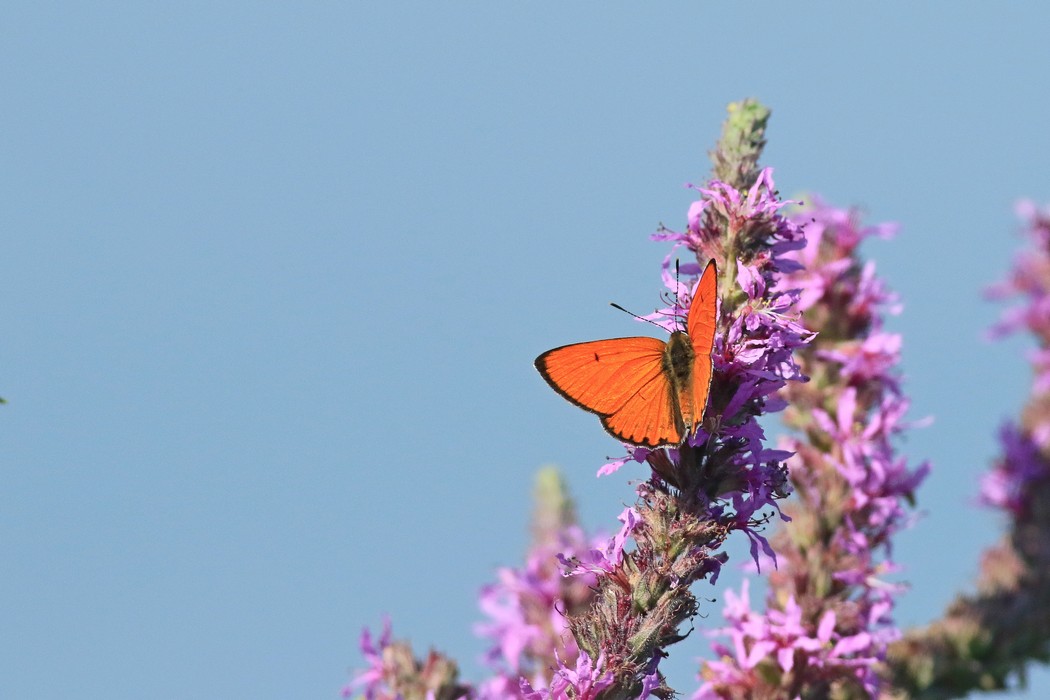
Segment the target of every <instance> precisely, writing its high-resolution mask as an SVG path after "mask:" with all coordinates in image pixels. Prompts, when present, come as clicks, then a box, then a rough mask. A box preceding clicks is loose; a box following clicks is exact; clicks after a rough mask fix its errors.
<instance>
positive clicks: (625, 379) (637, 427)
mask: <svg viewBox="0 0 1050 700" xmlns="http://www.w3.org/2000/svg"><path fill="white" fill-rule="evenodd" d="M717 297H718V271H717V269H716V268H715V261H714V260H712V261H711V262H709V263H707V267H706V268H704V274H703V275H702V276H701V277H700V281H699V282H697V284H696V288H695V289H694V290H693V303H692V306H690V308H689V317H688V319H687V320H686V330H685V331H675V332H674V333H672V334H671V337H670V338H669V339H668V341H667V342H666V343H665V342H664V341H662V340H660V339H658V338H649V337H637V338H612V339H610V340H595V341H592V342H589V343H574V344H572V345H563V346H562V347H560V348H554V349H553V350H548V351H547V352H545V353H543V354H542V355H540V356H539V357H537V358H536V369H538V370H539V371H540V374H542V375H543V378H544V379H546V380H547V383H548V384H550V385H551V387H552V388H553V389H554V390H555V391H556V392H558V393H559V394H561V395H562V396H564V397H565V398H566V399H568V400H569V401H571V402H572V403H574V404H576V405H577V406H579V407H580V408H582V409H584V410H585V411H590V412H591V413H596V414H598V417H599V418H600V419H601V421H602V426H604V427H605V429H606V430H607V431H608V432H609V433H610V434H611V435H612V436H613V437H615V438H618V439H620V440H622V441H623V442H628V443H631V444H633V445H642V446H644V447H658V446H660V445H677V444H680V443H681V442H682V441H684V440H685V438H686V436H687V435H689V433H690V432H693V431H695V430H696V426H698V425H699V424H700V422H701V421H702V420H703V419H704V410H705V409H706V407H707V395H708V392H709V391H710V389H711V348H712V347H713V346H714V341H715V321H716V313H717V310H716V303H717Z"/></svg>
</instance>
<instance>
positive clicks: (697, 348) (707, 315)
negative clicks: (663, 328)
mask: <svg viewBox="0 0 1050 700" xmlns="http://www.w3.org/2000/svg"><path fill="white" fill-rule="evenodd" d="M717 321H718V271H717V270H716V268H715V261H714V260H712V261H710V262H709V263H707V267H706V268H704V274H703V275H702V276H701V277H700V282H699V283H697V285H696V290H695V291H694V292H693V301H692V303H691V305H690V307H689V319H688V321H687V327H688V330H689V338H690V339H691V340H692V341H693V352H694V353H695V355H696V357H695V360H694V365H693V376H692V380H693V386H692V390H693V404H694V406H696V421H695V422H696V423H699V422H700V421H701V420H703V417H704V409H705V408H706V407H707V398H708V394H709V393H710V391H711V369H712V368H711V351H712V349H713V347H714V342H715V330H716V324H717ZM694 428H695V426H694Z"/></svg>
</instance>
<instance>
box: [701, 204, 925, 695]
mask: <svg viewBox="0 0 1050 700" xmlns="http://www.w3.org/2000/svg"><path fill="white" fill-rule="evenodd" d="M814 199H815V201H817V202H818V205H817V206H816V207H815V208H810V209H806V210H803V211H802V212H800V213H799V214H798V215H796V217H795V221H796V222H798V223H799V224H800V225H803V226H805V229H806V233H807V235H808V236H809V241H808V243H807V244H806V245H805V246H795V247H794V248H792V252H791V253H790V255H792V256H793V257H794V259H795V261H796V262H797V263H798V264H797V266H796V267H795V268H789V269H793V270H794V271H793V272H792V273H791V274H789V275H786V276H784V277H782V278H781V279H780V280H778V282H777V286H776V289H778V290H780V291H781V293H782V294H789V293H790V294H795V295H796V296H795V299H796V300H797V306H799V307H802V308H803V309H805V318H806V326H807V328H810V329H812V330H814V331H817V332H818V333H819V335H817V337H816V339H815V340H813V341H812V343H811V344H810V345H809V346H808V347H801V349H800V351H799V355H798V357H800V358H801V359H800V361H799V365H798V366H797V367H794V368H792V369H791V370H789V371H792V372H795V373H797V374H799V375H801V374H802V373H806V374H809V375H811V376H816V377H818V378H819V379H818V380H817V381H814V382H810V383H808V384H800V383H793V384H790V385H784V389H783V390H782V394H781V395H782V396H783V398H784V399H786V400H787V402H788V403H789V404H790V405H792V406H795V407H797V408H793V409H792V410H791V412H789V414H788V416H787V421H788V423H789V424H791V425H794V426H797V427H798V428H799V429H800V430H801V431H802V432H803V438H805V439H803V438H793V439H790V440H788V441H787V442H786V444H787V446H788V447H789V448H791V449H792V451H794V452H797V453H798V457H796V458H792V459H789V460H788V464H789V465H790V467H791V479H792V482H793V484H794V487H795V490H796V491H797V492H798V493H799V495H800V504H799V505H798V506H792V507H790V508H789V509H788V512H789V513H790V512H803V511H808V512H809V513H813V514H816V513H819V514H820V516H819V518H814V517H812V516H808V517H802V518H795V522H793V523H792V525H791V528H800V529H799V530H798V531H797V533H796V532H795V531H793V530H792V529H791V528H789V529H788V530H787V531H786V533H785V534H781V535H778V536H777V537H776V539H775V540H774V545H773V549H775V550H776V551H777V553H778V554H780V559H781V560H782V562H784V563H782V564H781V566H780V567H779V570H777V571H775V572H773V573H772V574H771V576H770V593H769V597H768V600H767V604H768V606H769V607H768V609H767V610H766V611H765V612H764V613H760V612H755V611H752V610H751V609H750V606H749V605H748V603H747V591H746V588H745V589H744V592H743V594H742V595H741V596H740V597H739V598H737V597H733V598H731V599H729V602H728V603H727V607H726V611H725V616H726V619H727V620H728V621H729V623H730V625H729V626H728V627H727V628H726V629H724V630H722V633H723V634H724V635H725V636H727V637H729V639H730V640H731V642H732V644H731V645H729V646H726V645H724V644H716V645H715V652H716V654H718V656H719V657H720V658H719V660H717V661H710V662H707V663H705V665H704V667H703V672H702V679H703V681H704V683H703V686H702V687H701V689H700V691H699V692H698V693H697V695H696V698H750V697H793V696H794V695H796V694H797V693H798V692H799V690H800V689H803V688H810V689H814V688H830V687H835V688H839V689H840V691H841V692H843V693H844V696H850V693H851V692H855V693H857V694H858V696H865V697H866V696H869V695H874V694H875V693H877V692H878V688H879V686H880V683H881V680H880V678H879V676H878V673H877V669H878V665H879V663H880V662H881V661H882V659H884V658H885V655H886V648H887V645H888V644H889V643H890V642H891V641H893V640H894V639H896V638H897V637H898V636H899V632H898V631H897V630H896V628H895V627H893V625H892V618H891V617H890V612H891V610H892V604H893V596H894V594H895V593H897V592H898V590H899V587H898V586H896V585H894V584H890V583H887V582H885V581H884V580H883V577H884V576H885V575H886V574H887V573H889V572H892V571H894V570H895V567H894V565H893V563H892V561H890V560H889V545H890V538H891V537H892V535H893V534H894V533H895V532H896V531H898V530H900V529H901V528H902V527H904V526H905V525H906V524H907V523H908V522H909V520H908V518H907V515H906V511H905V510H904V507H905V504H906V503H908V502H909V501H910V499H911V498H912V497H913V493H914V490H915V489H916V488H917V487H918V485H919V483H920V482H921V481H922V478H923V477H924V476H925V474H926V473H927V472H928V469H929V468H928V465H925V464H923V465H919V466H918V467H916V468H909V467H908V466H907V465H906V463H905V461H904V460H902V459H899V458H897V457H896V456H895V454H894V449H893V446H892V444H891V440H893V439H894V438H895V437H896V436H897V435H898V434H899V433H900V432H901V431H902V430H903V429H904V428H905V427H906V426H905V424H904V423H903V420H902V417H903V414H904V412H905V411H906V410H907V406H908V402H907V399H905V398H904V397H903V396H902V395H901V393H900V380H899V377H898V374H897V365H898V363H899V360H900V336H898V335H896V334H890V333H885V332H883V331H882V330H881V325H882V317H883V315H884V314H886V313H896V312H897V311H898V310H899V308H898V304H897V300H896V297H895V296H894V295H892V294H891V293H889V292H887V291H886V289H885V287H884V285H883V284H882V282H881V281H880V280H879V279H878V278H877V277H876V276H875V271H874V270H875V269H874V265H872V264H870V263H868V264H861V263H860V262H859V261H858V260H857V259H856V258H855V251H856V248H857V246H858V245H859V244H860V242H861V241H862V240H863V239H864V238H866V237H870V236H883V237H885V236H888V235H890V234H891V233H892V232H893V231H894V230H895V227H892V226H889V225H882V226H874V227H862V226H860V225H859V223H858V220H857V217H856V214H855V212H847V211H843V210H834V209H830V208H828V207H826V206H825V205H823V204H822V203H819V202H820V200H819V198H813V199H811V201H814ZM746 274H747V273H744V274H742V275H741V276H742V277H745V275H746ZM746 278H748V279H749V277H746ZM742 287H743V289H744V291H745V292H748V290H749V289H750V288H751V287H750V286H749V283H747V282H744V283H742ZM794 290H797V291H794ZM744 328H745V329H746V328H747V323H746V322H745V326H744ZM741 333H743V330H742V331H741ZM743 356H744V358H745V360H747V359H749V357H750V356H749V355H748V354H747V353H746V351H745V352H744V353H743ZM782 371H783V370H782ZM751 376H753V377H756V378H758V379H760V378H761V377H762V375H761V374H760V373H758V372H752V375H751ZM738 401H739V400H738V399H734V402H738ZM783 458H784V457H783V456H779V455H778V457H777V459H783ZM817 523H820V527H819V528H816V529H814V525H815V524H817ZM756 542H757V543H764V542H765V541H764V540H753V545H752V546H753V547H754V546H755V545H756ZM800 542H802V543H805V547H804V549H800V548H799V545H798V543H800ZM767 546H768V545H767ZM829 578H830V580H831V581H832V582H833V583H831V584H830V589H828V584H827V583H820V582H823V581H827V580H828V579H829ZM821 588H825V589H828V590H829V593H828V594H826V595H825V596H823V597H817V596H816V595H814V591H815V590H818V589H821Z"/></svg>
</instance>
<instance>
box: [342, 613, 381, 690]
mask: <svg viewBox="0 0 1050 700" xmlns="http://www.w3.org/2000/svg"><path fill="white" fill-rule="evenodd" d="M390 634H391V626H390V618H386V619H384V620H383V632H382V634H380V635H379V643H378V644H376V643H375V642H373V641H372V633H371V632H370V631H369V629H368V628H367V627H366V628H364V629H363V630H361V642H360V646H361V655H362V656H364V657H365V661H367V662H368V668H366V669H365V670H363V671H361V672H359V673H358V674H357V675H356V676H355V677H354V678H353V679H352V680H351V681H350V683H348V684H347V685H346V686H345V687H344V688H343V693H342V694H343V697H344V698H348V697H350V696H351V695H352V694H353V693H354V691H356V690H357V689H358V688H362V687H363V688H364V690H365V697H366V698H368V700H373V698H375V697H377V696H378V693H379V690H380V689H381V688H382V687H383V685H384V683H385V674H386V666H385V664H384V663H383V650H384V649H386V648H387V647H388V646H390Z"/></svg>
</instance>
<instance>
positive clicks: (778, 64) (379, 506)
mask: <svg viewBox="0 0 1050 700" xmlns="http://www.w3.org/2000/svg"><path fill="white" fill-rule="evenodd" d="M1047 26H1050V9H1046V8H1042V7H1040V8H1038V9H1036V8H1035V5H1031V4H1029V5H1025V6H1021V5H1011V6H1009V7H1007V6H1006V5H1002V4H994V3H976V2H971V3H953V4H952V6H951V12H950V14H949V13H945V12H943V11H940V10H939V9H935V7H934V5H933V4H932V3H931V4H928V5H926V4H923V5H917V4H915V3H905V2H886V3H877V4H874V5H872V4H870V3H869V4H866V5H863V6H862V5H857V4H852V3H851V4H842V3H821V4H819V5H817V4H812V3H804V4H791V5H786V4H782V3H746V4H743V3H695V2H694V3H677V4H664V5H662V6H661V7H659V8H656V9H653V8H650V7H643V6H640V5H638V4H626V3H614V4H602V5H598V4H583V3H579V4H571V5H568V6H567V5H565V4H564V3H558V4H555V3H551V4H548V5H547V6H539V5H535V4H520V3H519V4H513V5H512V4H509V3H458V4H454V3H428V4H424V3H417V4H398V3H389V2H387V3H367V4H366V3H363V2H320V3H284V4H280V5H278V4H274V3H247V2H245V3H216V2H190V3H180V4H178V5H171V4H164V3H131V2H128V3H106V2H98V3H61V4H46V3H39V2H4V3H2V5H0V94H2V95H3V107H2V108H0V292H2V299H3V303H2V304H0V322H2V329H3V342H0V395H2V396H4V397H6V398H7V399H8V400H9V402H10V403H9V405H7V406H5V407H3V408H0V431H2V434H3V435H4V448H3V457H2V462H0V566H2V570H3V573H2V575H0V630H2V632H0V697H3V698H48V699H49V698H64V697H77V698H82V699H96V698H97V699H100V700H101V699H106V700H137V699H139V698H144V697H160V698H179V699H182V698H187V699H196V698H202V699H207V698H255V699H260V698H267V699H270V698H273V699H284V698H334V697H336V695H337V693H338V690H339V688H340V686H341V684H342V683H343V681H344V679H345V678H346V672H347V670H348V669H349V668H352V667H355V666H358V665H359V664H360V658H359V656H358V654H357V649H356V643H357V635H358V631H359V629H360V627H361V626H362V625H364V624H371V625H376V624H378V623H379V620H380V619H381V617H380V616H381V614H382V613H384V612H386V613H389V614H390V615H391V616H392V617H393V619H394V624H395V632H396V633H399V634H400V635H408V636H411V637H412V638H413V639H414V640H415V642H416V643H417V644H418V645H419V647H420V648H421V649H424V650H425V648H426V647H427V646H428V645H431V644H433V645H435V646H437V647H439V648H441V649H444V650H446V651H448V652H449V653H451V654H454V655H455V656H457V657H459V658H460V659H461V661H462V662H463V665H464V667H465V671H466V675H467V677H469V678H478V677H479V666H478V664H477V662H476V658H477V656H478V655H479V653H480V651H481V649H482V644H481V643H480V642H479V641H478V640H475V639H474V638H473V636H472V634H471V625H472V623H473V622H474V621H475V620H476V619H478V612H477V611H476V608H475V591H476V589H477V588H478V586H480V585H481V584H483V583H485V582H486V581H488V580H490V579H491V577H492V572H493V569H494V568H495V567H496V566H498V565H506V564H515V563H517V562H518V561H519V560H520V558H521V554H522V551H523V549H524V547H525V546H526V528H527V521H528V510H529V500H528V491H529V489H530V485H531V480H532V478H533V475H534V473H535V470H536V469H537V467H539V466H540V465H541V464H544V463H548V462H556V463H558V464H560V465H562V466H563V467H564V469H565V471H566V473H567V475H568V479H569V481H570V483H571V486H572V488H573V490H574V492H575V493H576V495H577V496H578V498H579V501H580V509H581V513H582V515H583V518H584V521H585V524H586V525H587V526H588V527H589V528H597V527H604V528H610V527H612V526H614V525H615V524H616V523H615V516H616V515H617V514H618V513H619V512H620V510H621V508H622V503H623V502H624V501H629V500H630V499H631V498H632V496H631V493H632V492H631V488H630V487H629V486H628V484H627V480H628V479H629V478H639V477H642V476H643V472H642V471H641V470H640V469H638V468H636V469H635V472H633V473H632V472H630V471H629V470H624V471H622V472H621V473H620V474H619V475H618V476H617V477H614V478H609V479H603V480H601V481H596V480H595V478H594V472H595V469H596V468H597V467H598V466H599V465H600V464H601V463H602V462H603V461H604V457H605V456H606V455H609V454H616V453H617V452H618V447H617V445H616V443H615V442H614V441H612V440H611V439H610V438H608V437H607V436H606V435H605V434H604V433H603V432H602V431H601V430H600V429H599V428H598V425H597V421H595V420H594V419H593V417H592V416H590V415H587V414H585V413H583V412H582V411H579V410H577V409H575V408H573V407H572V406H569V405H568V404H567V403H565V402H563V401H561V400H560V399H559V398H558V397H557V396H555V395H554V394H553V393H552V392H551V391H550V390H549V388H547V386H546V385H544V383H543V382H542V381H541V380H540V378H539V377H538V376H537V375H536V373H535V371H534V370H533V368H532V364H531V363H532V359H533V357H534V356H535V355H537V354H538V353H539V352H541V351H543V350H546V349H547V348H549V347H552V346H555V345H560V344H564V343H566V342H571V341H574V340H585V339H592V338H600V337H609V336H615V335H621V334H624V333H630V332H635V328H634V326H633V325H631V323H630V321H629V320H628V319H626V318H625V317H624V316H623V315H622V314H619V313H617V312H615V311H612V310H611V309H609V307H608V306H607V302H609V301H610V300H615V301H618V302H619V303H621V304H624V305H625V306H628V307H629V308H635V309H644V308H647V307H649V306H651V305H652V304H654V303H655V299H656V295H657V294H658V292H659V290H660V280H659V262H660V260H661V259H662V257H663V255H664V253H665V247H663V246H661V245H659V244H655V243H651V242H649V241H648V240H647V234H648V233H649V232H650V231H652V230H653V229H654V228H655V227H656V225H657V224H658V223H659V222H661V221H663V222H665V223H667V224H668V225H671V226H677V225H679V224H680V223H681V222H682V221H684V217H685V212H686V208H687V206H688V202H689V200H690V195H689V192H687V191H686V190H685V189H683V187H682V184H683V183H684V182H686V181H690V180H699V179H701V178H702V177H703V176H704V175H705V174H706V173H707V171H708V164H707V161H706V158H705V153H706V151H707V149H708V148H709V147H710V146H711V145H712V144H713V142H714V140H715V138H716V137H717V135H718V130H719V126H720V123H721V121H722V117H723V110H724V106H725V104H726V103H727V102H729V101H732V100H737V99H740V98H743V97H746V96H755V97H758V98H760V99H761V100H763V101H764V102H765V103H766V104H768V105H769V106H771V107H772V109H773V119H772V122H771V125H770V129H769V140H770V141H769V147H768V150H767V154H766V158H765V163H766V164H768V165H772V166H774V167H775V168H776V175H777V182H778V185H779V186H780V188H781V190H782V191H783V192H785V193H791V192H798V191H800V190H815V191H819V192H821V193H823V194H824V195H825V196H826V197H827V198H828V199H829V200H830V201H832V202H834V203H837V204H841V205H848V204H858V205H861V206H863V207H864V208H865V209H866V210H867V211H868V212H869V214H870V219H871V220H873V221H876V220H896V221H899V222H900V223H901V224H902V226H903V231H902V233H901V235H900V236H899V238H898V239H897V240H896V241H893V242H889V243H886V242H875V243H872V244H871V245H870V246H868V248H867V250H868V252H869V253H870V255H871V256H872V257H873V258H875V259H876V260H877V261H878V265H879V268H880V270H881V271H882V272H883V273H884V274H885V276H886V277H887V278H888V279H889V281H890V284H891V285H892V286H893V287H895V288H896V289H897V290H899V291H900V292H901V294H902V295H903V297H904V301H905V304H906V308H905V313H904V315H903V316H901V317H900V318H899V319H897V320H895V321H894V322H893V327H894V328H895V329H898V330H900V331H901V332H903V333H904V334H905V356H904V357H905V371H906V373H907V382H906V387H907V390H908V391H909V392H910V393H911V394H912V395H913V397H914V410H913V414H914V415H915V416H916V417H921V416H924V415H928V414H932V415H934V416H935V417H936V422H935V423H934V425H933V426H932V427H930V428H928V429H926V430H923V431H921V432H918V433H916V434H914V435H913V436H912V438H911V439H910V440H909V441H908V443H907V445H906V449H907V451H908V453H909V454H911V455H913V456H914V458H915V459H916V460H917V459H920V458H923V457H929V458H931V459H933V460H934V462H935V465H936V471H935V473H934V475H933V476H932V477H931V478H930V479H929V481H928V482H927V484H926V486H925V488H924V490H923V491H922V493H921V494H920V499H921V510H922V511H923V512H924V513H926V516H925V517H924V518H923V519H922V520H921V521H920V522H919V523H918V525H917V527H916V528H915V529H914V530H913V531H912V532H911V533H910V534H909V535H908V536H907V537H904V538H902V540H901V542H900V545H899V559H900V560H901V561H902V562H903V563H904V564H905V565H906V566H907V567H908V571H907V574H906V577H907V578H908V579H909V580H910V581H911V582H912V585H913V590H912V592H911V593H910V594H909V595H908V596H907V597H906V598H905V599H904V601H903V603H902V604H901V607H900V617H901V620H902V622H903V623H906V624H907V623H921V622H923V621H926V620H928V619H930V618H931V617H932V616H934V615H935V614H936V613H937V612H938V611H939V610H940V609H942V608H943V606H944V604H945V603H946V602H947V601H948V600H949V599H950V598H951V596H952V595H953V594H954V592H956V591H957V590H959V589H960V587H965V586H966V585H967V583H968V581H969V579H970V577H971V576H972V574H973V572H974V571H975V570H976V567H977V553H978V551H979V549H980V547H982V546H984V545H986V544H988V543H990V542H992V541H994V540H995V539H996V537H997V536H998V533H999V527H1000V523H999V522H998V520H997V519H996V518H995V517H994V516H991V515H989V514H986V513H983V512H981V511H979V510H976V509H975V508H973V507H972V505H971V503H972V501H973V499H974V495H975V493H976V485H975V482H976V479H977V476H978V474H979V473H980V471H981V470H982V469H983V468H984V466H985V464H986V463H987V461H988V459H989V457H991V456H992V455H993V454H994V453H995V451H996V446H995V442H994V433H995V431H996V429H997V427H998V425H999V423H1000V421H1001V420H1002V419H1003V418H1004V417H1007V416H1011V415H1015V414H1016V412H1017V410H1018V408H1019V406H1020V405H1021V402H1022V401H1023V399H1024V397H1025V395H1026V392H1027V386H1028V376H1029V375H1028V370H1027V367H1026V366H1025V365H1024V364H1023V362H1022V360H1021V356H1020V352H1021V347H1022V346H1021V344H1020V343H1017V342H1012V343H1006V344H1000V345H989V344H987V343H984V342H983V341H981V340H980V335H981V333H982V330H983V329H984V328H985V327H986V326H987V325H988V324H989V322H990V321H991V320H992V319H993V317H994V315H995V313H996V311H995V309H994V307H992V306H990V305H988V304H986V303H984V302H983V301H981V297H980V290H981V288H982V287H983V286H984V285H986V284H988V283H989V282H992V281H993V280H995V279H997V278H999V277H1001V276H1002V275H1003V274H1004V273H1005V271H1006V266H1007V264H1008V261H1009V259H1010V256H1011V254H1012V252H1013V250H1014V249H1015V248H1016V246H1017V245H1018V243H1019V239H1018V238H1017V236H1016V235H1015V231H1016V225H1015V221H1014V218H1013V214H1012V203H1013V201H1014V199H1015V198H1017V197H1021V196H1028V197H1033V198H1035V199H1037V200H1041V201H1047V200H1050V183H1048V181H1047V178H1046V163H1047V162H1050V131H1048V130H1047V129H1046V124H1047V122H1048V118H1047V117H1048V114H1047V112H1048V110H1050V97H1048V94H1047V91H1046V89H1045V83H1046V70H1047V67H1048V66H1050V44H1048V43H1047V42H1046V36H1045V29H1046V27H1047ZM737 561H740V558H739V557H738V558H737ZM700 592H701V593H703V591H700ZM710 595H713V596H719V595H720V591H719V590H711V591H710ZM698 624H699V625H703V624H704V622H703V621H702V620H701V621H698ZM706 649H707V647H706V643H705V642H703V640H702V638H701V637H700V636H699V635H697V636H695V637H694V638H692V639H690V640H689V641H687V642H686V643H684V644H682V645H679V647H678V648H676V649H675V650H674V654H675V655H674V658H673V659H672V660H671V662H670V665H669V666H668V668H670V670H671V672H672V681H673V682H674V683H675V684H676V685H677V686H678V687H679V688H681V689H682V690H684V691H686V692H689V691H691V690H692V689H693V688H694V687H695V686H694V684H693V682H692V681H691V680H690V678H689V675H690V669H691V668H692V666H693V664H692V662H691V659H692V658H694V657H696V656H699V655H701V654H702V653H704V652H706ZM1035 688H1036V690H1035V691H1033V692H1032V694H1031V697H1045V696H1046V695H1047V694H1048V693H1050V676H1048V675H1047V674H1045V673H1040V674H1037V675H1036V684H1035Z"/></svg>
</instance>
